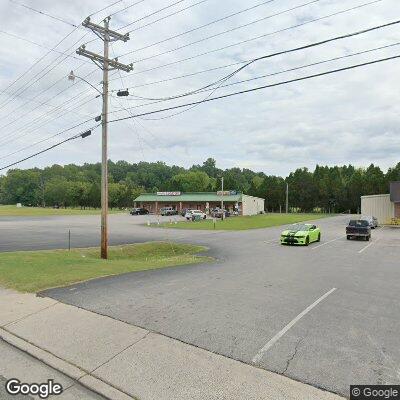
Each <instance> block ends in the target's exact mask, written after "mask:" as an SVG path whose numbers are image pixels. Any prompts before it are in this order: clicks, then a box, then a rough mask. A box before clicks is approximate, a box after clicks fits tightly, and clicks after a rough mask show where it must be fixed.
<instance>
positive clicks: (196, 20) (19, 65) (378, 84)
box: [0, 0, 400, 176]
mask: <svg viewBox="0 0 400 400" xmlns="http://www.w3.org/2000/svg"><path fill="white" fill-rule="evenodd" d="M113 3H115V4H113ZM112 4H113V5H112ZM110 5H111V6H110ZM105 7H107V8H106V9H104V10H102V11H100V12H99V10H101V9H103V8H105ZM30 8H34V9H35V10H36V11H35V10H32V9H30ZM39 12H40V13H39ZM233 14H235V15H233ZM0 15H2V22H1V25H0V121H1V122H0V168H2V167H4V166H6V165H8V164H10V163H13V162H16V161H18V160H21V159H23V158H25V157H28V156H29V155H31V154H33V153H35V152H38V151H40V150H42V149H44V148H47V147H49V146H52V145H53V144H56V143H58V142H59V141H61V140H64V139H66V138H68V137H71V136H73V135H76V134H78V133H80V132H82V131H84V130H86V129H89V128H91V127H94V126H95V125H96V123H95V121H94V117H95V116H97V115H99V114H100V113H101V98H99V97H96V96H97V95H98V93H97V91H96V90H95V89H94V88H93V87H92V86H90V85H88V84H87V83H86V82H84V81H83V80H81V79H79V78H77V79H76V80H75V81H74V82H72V81H69V80H68V79H67V76H68V74H69V72H70V71H71V70H73V71H74V73H75V75H77V76H78V77H81V78H84V79H85V80H87V81H88V82H90V84H92V85H93V86H95V87H96V88H98V90H100V91H101V89H102V87H101V81H102V71H101V70H100V68H98V67H97V66H96V65H95V64H93V62H91V61H90V60H88V59H86V58H84V57H82V56H79V55H77V54H76V53H75V51H76V49H77V48H78V47H79V46H80V45H81V44H86V49H87V50H90V51H93V52H97V53H100V54H102V51H103V43H102V42H101V40H100V39H98V38H97V37H96V36H95V35H94V34H93V32H92V31H90V30H88V29H86V28H84V27H83V26H82V25H81V23H82V21H83V20H84V19H85V18H86V17H87V16H89V15H91V21H92V22H94V23H100V24H101V23H102V20H103V19H104V18H105V17H106V16H108V15H111V20H110V27H111V29H114V30H116V31H118V32H120V33H126V32H129V33H130V40H129V41H127V42H122V41H117V42H114V43H112V45H111V47H110V56H111V57H118V60H119V61H120V62H121V63H124V64H129V63H133V66H134V69H133V71H132V72H130V73H126V72H124V71H120V72H119V71H111V72H110V90H111V94H110V99H109V100H110V114H109V120H110V121H112V120H115V119H119V118H124V117H132V116H135V115H137V114H142V113H146V112H152V111H157V110H160V109H162V108H167V107H173V106H177V105H181V104H185V103H190V102H196V101H201V100H205V99H210V98H212V97H216V96H221V95H225V94H228V93H232V92H236V91H242V90H248V89H252V88H256V87H259V86H265V85H271V84H274V83H278V82H283V81H288V80H292V79H296V78H300V77H304V76H308V75H312V74H318V73H321V72H325V71H329V70H334V69H338V68H343V67H346V66H350V65H354V64H360V63H365V62H369V61H372V60H376V59H381V58H386V57H391V56H396V55H400V24H399V25H394V26H391V27H386V28H382V29H378V30H375V31H373V32H368V33H364V34H362V35H358V36H354V37H351V38H346V39H342V40H337V41H333V42H330V43H327V44H324V45H321V46H316V47H313V48H309V49H306V50H301V51H296V52H291V53H289V54H283V55H278V56H274V57H270V58H266V59H263V60H260V61H257V62H254V63H252V64H251V65H249V66H248V67H246V68H244V69H243V70H241V71H240V72H238V73H237V74H235V75H234V76H232V77H230V78H229V79H227V80H226V81H224V82H223V83H222V84H217V85H216V84H215V83H216V82H217V81H218V82H219V81H220V79H221V78H224V77H227V76H228V75H229V74H231V73H232V72H233V71H235V70H236V69H237V68H239V67H240V66H242V65H244V62H245V61H248V60H252V59H255V58H258V57H261V56H265V55H269V54H272V53H276V52H280V51H284V50H289V49H293V48H296V47H300V46H304V45H308V44H311V43H314V42H318V41H321V40H325V39H329V38H333V37H336V36H341V35H344V34H347V33H352V32H356V31H360V30H363V29H367V28H371V27H374V26H378V25H382V24H386V23H388V22H392V21H395V20H396V19H400V4H399V1H398V0H376V1H373V0H314V1H312V0H270V1H265V0H264V1H263V0H247V1H239V0H230V1H219V0H181V1H178V0H142V1H139V0H121V1H116V0H96V1H95V0H79V1H78V0H68V1H65V0H60V1H56V2H55V1H50V0H34V1H33V0H15V1H14V0H1V1H0ZM204 25H207V26H204ZM178 35H179V36H178ZM176 36H178V37H176ZM387 46H390V47H387ZM383 47H385V48H383ZM378 48H380V49H378ZM367 50H373V51H368V52H366V51H367ZM360 52H363V54H356V55H354V53H360ZM344 56H346V57H345V58H343V57H344ZM338 58H340V59H338ZM332 59H334V60H332ZM309 64H314V65H311V66H307V65H309ZM399 69H400V59H394V60H390V61H386V62H382V63H377V64H374V65H369V66H365V67H362V68H357V69H352V70H348V71H344V72H339V73H336V74H331V75H326V76H321V77H317V78H314V79H309V80H304V81H298V82H293V83H288V84H284V85H279V86H275V87H270V88H266V89H263V90H258V91H253V92H250V93H246V94H240V95H237V96H233V97H228V98H225V99H221V100H216V101H211V102H207V103H204V104H200V105H197V106H194V107H185V108H180V109H176V110H171V111H165V112H161V113H154V114H150V115H146V116H138V117H135V118H129V119H126V120H123V121H117V122H110V124H109V158H110V159H112V160H113V161H117V160H126V161H128V162H131V163H137V162H140V161H147V162H152V161H163V162H165V163H167V164H169V165H172V164H174V165H180V166H184V167H189V166H191V165H193V164H201V163H202V162H203V161H204V160H206V159H207V158H208V157H212V158H214V159H215V160H216V161H217V166H218V167H219V168H232V167H239V168H250V169H252V170H255V171H263V172H265V173H267V174H270V175H281V176H287V175H288V174H289V173H290V172H291V171H293V170H295V169H296V168H300V167H307V168H309V169H310V170H313V169H314V168H315V165H316V164H319V165H344V164H349V163H351V164H353V165H355V166H357V167H367V166H368V165H369V164H371V163H374V164H376V165H379V166H380V167H381V168H382V169H383V170H385V171H386V170H387V168H389V167H391V166H394V165H395V164H397V163H398V162H399V161H400V159H399V154H400V152H399V149H400V135H399V133H400V132H399V130H400V128H399V115H400V114H399V108H400V105H399V102H398V93H399V86H400V75H399V73H398V71H399ZM244 80H245V81H246V82H242V81H244ZM160 81H162V82H160ZM210 84H214V86H210V88H212V90H208V91H200V92H198V90H199V89H201V88H204V87H205V86H208V85H210ZM126 88H129V93H130V96H129V97H117V96H116V92H117V91H118V90H120V89H126ZM193 91H197V92H196V93H195V94H192V95H190V96H185V97H179V98H174V99H169V98H170V97H174V96H179V95H182V94H187V93H188V92H193ZM149 99H163V100H149ZM77 125H79V126H77ZM75 126H77V127H76V128H74V127H75ZM100 159H101V127H97V128H96V129H94V130H93V132H92V135H91V136H90V137H88V138H85V139H81V138H79V139H76V140H73V141H69V142H67V143H65V144H64V145H62V146H59V147H57V148H54V149H52V150H51V151H48V152H45V153H43V154H41V155H39V156H37V157H34V158H32V159H30V160H27V161H24V162H22V163H20V164H18V167H19V168H31V167H44V166H48V165H52V164H62V165H64V164H69V163H76V164H83V163H85V162H90V163H92V162H99V161H100ZM14 168H15V167H14ZM5 172H6V170H3V171H0V173H5Z"/></svg>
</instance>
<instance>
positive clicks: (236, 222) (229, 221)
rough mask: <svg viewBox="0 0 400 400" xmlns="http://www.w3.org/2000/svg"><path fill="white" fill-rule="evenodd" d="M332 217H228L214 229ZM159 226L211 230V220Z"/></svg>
mask: <svg viewBox="0 0 400 400" xmlns="http://www.w3.org/2000/svg"><path fill="white" fill-rule="evenodd" d="M330 216H332V215H331V214H262V215H253V216H244V217H228V218H226V219H225V220H224V221H221V220H220V219H217V221H216V224H215V229H217V230H227V231H230V230H231V231H241V230H246V229H260V228H268V227H271V226H279V225H286V224H294V223H296V222H304V221H310V220H315V219H320V218H326V217H330ZM160 226H162V227H164V228H178V229H205V230H213V229H214V223H213V220H212V219H207V220H203V221H198V222H192V221H183V222H178V223H176V224H174V223H173V224H170V223H164V224H161V225H160Z"/></svg>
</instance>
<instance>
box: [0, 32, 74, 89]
mask: <svg viewBox="0 0 400 400" xmlns="http://www.w3.org/2000/svg"><path fill="white" fill-rule="evenodd" d="M76 29H77V28H74V29H73V30H72V31H71V32H69V33H68V34H67V35H66V36H64V37H63V38H62V39H61V40H60V41H59V42H58V43H57V44H56V45H55V46H53V47H52V49H51V50H49V51H48V52H47V53H46V54H45V55H43V56H42V57H41V58H40V59H39V60H37V61H36V62H35V63H34V64H32V65H31V66H30V67H29V68H28V69H27V70H26V71H25V72H23V73H22V74H21V75H19V76H18V77H17V78H16V79H14V80H13V81H12V82H11V83H10V84H9V85H8V86H7V87H6V88H4V89H3V90H2V91H1V92H0V94H2V93H4V92H5V91H6V90H7V89H9V88H10V87H12V86H14V85H15V83H17V82H18V81H19V80H20V79H22V78H23V77H24V76H25V75H27V74H28V73H29V72H30V71H31V70H32V69H33V68H34V67H35V66H36V65H37V64H39V63H40V62H41V61H42V60H43V59H45V58H46V57H47V56H48V55H49V54H50V53H51V52H52V51H53V50H54V49H56V48H57V47H58V46H59V45H60V44H61V43H62V42H63V41H64V40H66V39H67V38H68V37H69V36H71V35H72V34H73V33H74V32H75V31H76Z"/></svg>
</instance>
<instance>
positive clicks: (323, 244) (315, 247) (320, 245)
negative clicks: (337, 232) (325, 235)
mask: <svg viewBox="0 0 400 400" xmlns="http://www.w3.org/2000/svg"><path fill="white" fill-rule="evenodd" d="M345 236H346V235H342V236H340V237H338V238H336V239H332V240H329V241H327V242H325V243H321V244H319V245H318V246H314V247H313V248H312V250H315V249H318V248H319V247H322V246H325V245H327V244H329V243H332V242H336V240H339V239H342V238H343V237H345Z"/></svg>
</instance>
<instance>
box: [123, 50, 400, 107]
mask: <svg viewBox="0 0 400 400" xmlns="http://www.w3.org/2000/svg"><path fill="white" fill-rule="evenodd" d="M399 45H400V42H397V43H393V44H390V45H386V46H380V47H376V48H373V49H368V50H364V51H359V52H356V53H352V54H346V55H344V56H339V57H334V58H329V59H327V60H321V61H317V62H313V63H309V64H304V65H300V66H297V67H293V68H288V69H284V70H281V71H277V72H272V73H270V74H265V75H260V76H256V77H253V78H249V79H243V80H240V81H237V82H232V83H229V84H226V85H221V86H220V87H219V88H226V87H230V86H235V85H239V84H241V83H247V82H251V81H255V80H259V79H263V78H268V77H271V76H277V75H281V74H284V73H287V72H293V71H298V70H300V69H304V68H309V67H313V66H316V65H322V64H326V63H328V62H332V61H338V60H342V59H346V58H350V57H355V56H358V55H361V54H367V53H371V52H373V51H377V50H383V49H387V48H390V47H394V46H399ZM200 72H202V71H200ZM210 90H213V89H205V90H201V91H199V92H198V93H203V92H205V91H210ZM125 100H128V101H129V100H130V99H125ZM163 101H164V100H157V101H153V102H150V103H145V104H139V105H137V106H134V107H131V109H133V108H141V107H145V106H149V105H153V104H158V103H161V102H163ZM116 112H118V111H116Z"/></svg>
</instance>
